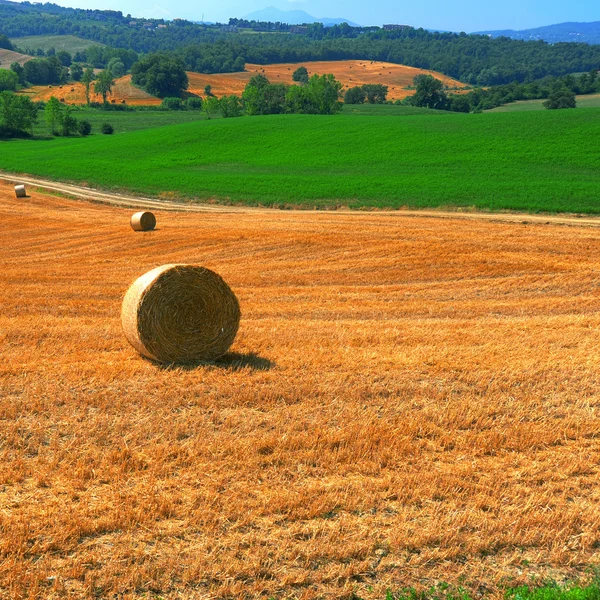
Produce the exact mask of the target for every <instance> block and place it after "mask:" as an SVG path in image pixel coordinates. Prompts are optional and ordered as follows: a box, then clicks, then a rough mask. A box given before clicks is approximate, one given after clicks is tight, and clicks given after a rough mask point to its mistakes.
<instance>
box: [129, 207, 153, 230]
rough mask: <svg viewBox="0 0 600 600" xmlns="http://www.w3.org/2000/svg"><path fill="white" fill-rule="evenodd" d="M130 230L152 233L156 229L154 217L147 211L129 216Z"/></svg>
mask: <svg viewBox="0 0 600 600" xmlns="http://www.w3.org/2000/svg"><path fill="white" fill-rule="evenodd" d="M130 223H131V228H132V229H133V230H134V231H152V230H153V229H154V228H155V227H156V217H155V216H154V215H153V214H152V213H151V212H148V211H147V210H142V211H140V212H136V213H134V214H133V215H131V221H130Z"/></svg>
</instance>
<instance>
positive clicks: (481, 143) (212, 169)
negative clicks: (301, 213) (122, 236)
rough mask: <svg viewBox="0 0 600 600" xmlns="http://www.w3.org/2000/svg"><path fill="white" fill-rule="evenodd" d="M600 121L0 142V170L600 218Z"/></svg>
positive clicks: (401, 121)
mask: <svg viewBox="0 0 600 600" xmlns="http://www.w3.org/2000/svg"><path fill="white" fill-rule="evenodd" d="M599 115H600V109H597V108H589V109H585V110H572V111H540V112H535V111H532V112H522V113H486V114H480V115H469V114H458V113H451V114H433V115H430V114H419V115H406V116H403V117H400V118H395V117H392V116H375V115H372V116H370V115H360V114H357V115H354V114H347V115H346V114H342V115H336V116H332V117H330V116H311V115H273V116H265V117H242V118H238V119H215V120H209V121H200V122H196V123H188V124H182V125H176V126H170V127H162V128H158V129H147V130H144V131H137V132H132V133H122V134H119V135H116V136H114V137H111V136H101V135H93V136H91V137H90V138H87V139H81V138H73V139H68V138H67V139H65V138H57V139H53V140H50V141H43V142H42V141H28V140H21V141H14V142H11V143H10V144H4V145H3V146H0V164H1V165H2V168H3V169H5V170H9V171H12V172H24V173H31V174H34V175H39V176H43V177H47V178H51V179H59V180H65V181H85V182H88V184H90V185H93V186H98V187H106V188H116V189H126V190H132V191H134V192H137V193H141V194H144V195H152V196H160V195H161V194H167V195H175V196H176V197H182V198H187V199H192V200H193V199H199V200H204V201H206V200H219V201H222V202H225V203H229V202H235V203H248V204H262V205H277V206H282V205H284V206H293V205H300V206H309V207H312V206H323V207H327V206H339V205H345V206H350V207H353V208H362V207H377V208H382V207H383V208H385V207H401V206H414V207H430V206H462V207H477V208H480V209H490V210H506V209H509V210H522V211H532V212H535V211H558V212H588V213H600V201H599V194H598V192H599V186H598V164H597V163H598V161H597V151H596V146H597V142H596V140H597V139H598V138H599V137H600V118H598V117H599ZM106 118H107V120H108V121H110V113H107V116H106ZM557 140H560V143H557ZM257 150H260V151H257ZM133 156H135V157H136V160H135V165H134V163H132V157H133Z"/></svg>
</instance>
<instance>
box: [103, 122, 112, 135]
mask: <svg viewBox="0 0 600 600" xmlns="http://www.w3.org/2000/svg"><path fill="white" fill-rule="evenodd" d="M100 131H101V132H102V133H104V134H105V135H112V134H113V133H114V132H115V129H114V127H113V126H112V125H111V124H110V123H102V126H101V127H100Z"/></svg>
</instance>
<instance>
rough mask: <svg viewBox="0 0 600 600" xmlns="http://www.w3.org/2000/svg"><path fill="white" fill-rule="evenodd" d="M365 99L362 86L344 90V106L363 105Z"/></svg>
mask: <svg viewBox="0 0 600 600" xmlns="http://www.w3.org/2000/svg"><path fill="white" fill-rule="evenodd" d="M366 98H367V94H366V92H365V90H364V89H363V86H362V85H358V86H356V87H351V88H350V89H348V90H346V93H345V94H344V103H345V104H364V102H365V100H366Z"/></svg>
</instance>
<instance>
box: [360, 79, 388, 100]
mask: <svg viewBox="0 0 600 600" xmlns="http://www.w3.org/2000/svg"><path fill="white" fill-rule="evenodd" d="M362 88H363V90H364V92H365V95H366V97H367V102H368V103H369V104H383V103H384V102H385V101H386V99H387V93H388V87H387V85H382V84H380V83H367V84H365V85H363V86H362Z"/></svg>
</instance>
